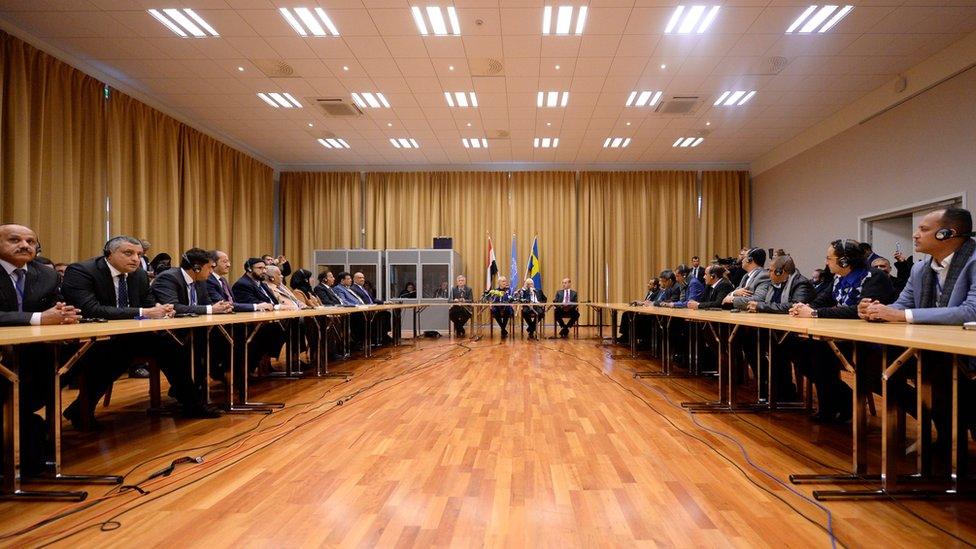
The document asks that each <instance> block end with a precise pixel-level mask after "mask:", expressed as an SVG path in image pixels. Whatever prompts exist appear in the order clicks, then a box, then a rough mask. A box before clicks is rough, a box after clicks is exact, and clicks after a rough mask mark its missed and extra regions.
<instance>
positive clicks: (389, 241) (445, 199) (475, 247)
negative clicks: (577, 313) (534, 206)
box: [365, 172, 513, 288]
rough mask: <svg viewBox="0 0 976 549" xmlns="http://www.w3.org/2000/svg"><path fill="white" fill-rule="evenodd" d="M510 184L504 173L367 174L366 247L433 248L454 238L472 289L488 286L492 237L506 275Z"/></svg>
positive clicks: (501, 270)
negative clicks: (435, 239)
mask: <svg viewBox="0 0 976 549" xmlns="http://www.w3.org/2000/svg"><path fill="white" fill-rule="evenodd" d="M509 188H510V181H509V175H508V174H507V173H504V172H397V173H379V172H377V173H368V174H366V191H365V200H366V204H365V209H366V219H365V228H366V247H367V248H377V249H397V248H428V247H430V245H431V243H432V242H431V241H432V238H433V237H435V236H450V237H453V239H454V249H455V250H457V252H458V253H459V254H461V260H462V271H463V272H464V274H466V275H467V276H468V284H469V285H470V286H471V287H472V288H483V287H484V285H485V277H484V275H482V274H481V273H482V272H483V271H484V268H485V265H484V262H485V253H486V249H487V241H488V235H489V234H490V235H491V236H492V238H493V239H494V243H495V253H496V255H497V256H498V260H499V262H498V268H499V272H500V273H507V272H508V271H507V265H508V263H507V260H506V258H507V257H508V255H507V254H506V252H505V251H503V250H508V247H507V246H508V245H507V244H503V243H507V242H508V238H510V231H512V229H513V226H512V224H511V222H510V219H511V215H512V214H511V208H510V193H509Z"/></svg>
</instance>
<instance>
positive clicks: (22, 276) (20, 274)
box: [14, 269, 27, 313]
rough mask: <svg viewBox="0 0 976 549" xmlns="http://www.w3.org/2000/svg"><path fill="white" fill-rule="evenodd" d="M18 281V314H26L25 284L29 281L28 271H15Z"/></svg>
mask: <svg viewBox="0 0 976 549" xmlns="http://www.w3.org/2000/svg"><path fill="white" fill-rule="evenodd" d="M14 274H16V275H17V280H15V281H14V289H15V290H17V312H20V313H22V312H24V282H26V281H27V270H26V269H14Z"/></svg>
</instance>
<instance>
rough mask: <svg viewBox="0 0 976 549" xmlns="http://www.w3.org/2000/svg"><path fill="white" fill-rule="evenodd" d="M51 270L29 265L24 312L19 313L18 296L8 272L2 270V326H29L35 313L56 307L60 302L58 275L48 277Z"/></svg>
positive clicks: (0, 313)
mask: <svg viewBox="0 0 976 549" xmlns="http://www.w3.org/2000/svg"><path fill="white" fill-rule="evenodd" d="M49 271H50V269H48V268H47V267H42V266H39V265H37V264H34V263H30V264H28V265H27V285H26V288H25V290H26V294H27V295H25V296H24V301H23V308H24V312H18V311H16V310H15V309H17V294H16V293H15V292H16V290H14V284H13V281H12V280H11V279H10V277H9V276H8V275H7V272H6V271H4V270H3V269H0V285H2V288H0V326H29V325H30V321H31V317H32V316H33V315H34V313H39V312H43V311H46V310H47V309H50V308H51V307H54V304H55V303H57V302H58V275H57V274H56V273H55V274H54V276H53V277H51V276H47V275H48V274H51V273H49Z"/></svg>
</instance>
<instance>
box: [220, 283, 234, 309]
mask: <svg viewBox="0 0 976 549" xmlns="http://www.w3.org/2000/svg"><path fill="white" fill-rule="evenodd" d="M220 287H221V288H223V289H224V297H226V298H227V302H228V303H231V304H233V303H234V296H233V295H231V293H230V288H229V287H228V286H227V281H226V280H224V277H220Z"/></svg>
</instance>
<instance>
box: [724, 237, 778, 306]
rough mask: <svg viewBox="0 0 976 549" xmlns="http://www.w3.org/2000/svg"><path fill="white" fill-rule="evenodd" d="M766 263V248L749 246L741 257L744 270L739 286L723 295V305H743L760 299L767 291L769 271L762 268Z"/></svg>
mask: <svg viewBox="0 0 976 549" xmlns="http://www.w3.org/2000/svg"><path fill="white" fill-rule="evenodd" d="M765 265H766V250H764V249H762V248H750V249H749V250H747V251H746V254H745V257H743V258H742V269H743V270H744V271H745V272H746V274H745V276H743V277H742V280H740V281H739V286H738V287H737V288H736V289H735V290H732V293H730V294H729V295H727V296H725V301H724V302H723V303H724V307H725V308H726V309H731V308H733V307H740V306H744V305H745V304H746V303H748V302H749V301H750V300H752V299H753V298H755V299H756V300H757V301H762V300H763V299H764V298H765V296H766V292H767V291H769V273H768V272H766V269H765V268H764V267H765Z"/></svg>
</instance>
